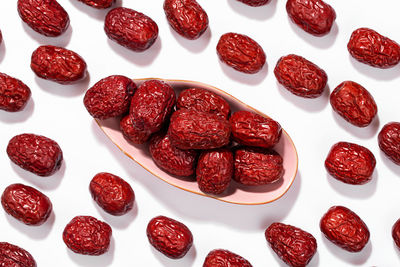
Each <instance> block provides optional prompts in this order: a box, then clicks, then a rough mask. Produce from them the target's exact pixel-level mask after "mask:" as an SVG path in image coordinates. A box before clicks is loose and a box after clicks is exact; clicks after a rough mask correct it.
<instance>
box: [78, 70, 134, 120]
mask: <svg viewBox="0 0 400 267" xmlns="http://www.w3.org/2000/svg"><path fill="white" fill-rule="evenodd" d="M135 90H136V84H135V83H134V82H133V81H132V80H131V79H129V78H128V77H125V76H121V75H113V76H108V77H106V78H104V79H101V80H100V81H98V82H97V83H95V85H93V86H92V87H91V88H89V90H87V91H86V94H85V97H84V98H83V104H84V105H85V107H86V109H87V111H88V112H89V114H90V115H91V116H92V117H93V118H96V119H101V120H105V119H108V118H113V117H117V116H121V115H123V114H125V113H127V112H128V110H129V105H130V103H131V99H132V95H133V93H134V92H135Z"/></svg>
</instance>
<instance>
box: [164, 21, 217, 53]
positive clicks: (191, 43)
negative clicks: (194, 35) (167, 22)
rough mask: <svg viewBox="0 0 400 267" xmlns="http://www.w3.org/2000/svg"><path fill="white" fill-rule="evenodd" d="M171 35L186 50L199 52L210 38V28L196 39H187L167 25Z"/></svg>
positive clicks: (204, 47)
mask: <svg viewBox="0 0 400 267" xmlns="http://www.w3.org/2000/svg"><path fill="white" fill-rule="evenodd" d="M169 30H170V32H171V35H172V36H174V38H175V40H176V41H177V42H178V43H179V44H180V45H181V46H182V47H184V48H185V49H186V50H188V51H190V52H192V53H200V52H202V51H203V50H204V49H206V48H207V46H208V44H209V43H210V40H211V28H210V27H208V28H207V30H206V31H205V32H204V33H203V34H202V35H201V36H200V37H199V38H198V39H196V40H189V39H186V38H185V37H183V36H181V35H179V34H178V33H177V32H176V31H175V30H174V29H172V27H171V26H170V27H169Z"/></svg>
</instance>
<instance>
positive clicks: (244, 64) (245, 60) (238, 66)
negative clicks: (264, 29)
mask: <svg viewBox="0 0 400 267" xmlns="http://www.w3.org/2000/svg"><path fill="white" fill-rule="evenodd" d="M217 54H218V57H219V59H220V60H221V61H222V62H224V63H225V64H227V65H228V66H229V67H232V68H234V69H235V70H237V71H240V72H244V73H250V74H253V73H257V72H259V71H260V70H261V69H262V67H263V66H264V64H265V62H266V56H265V53H264V50H263V49H262V47H261V46H260V45H259V44H258V43H257V42H256V41H254V40H253V39H251V38H250V37H248V36H247V35H243V34H238V33H232V32H229V33H225V34H223V35H222V36H221V37H220V39H219V41H218V44H217Z"/></svg>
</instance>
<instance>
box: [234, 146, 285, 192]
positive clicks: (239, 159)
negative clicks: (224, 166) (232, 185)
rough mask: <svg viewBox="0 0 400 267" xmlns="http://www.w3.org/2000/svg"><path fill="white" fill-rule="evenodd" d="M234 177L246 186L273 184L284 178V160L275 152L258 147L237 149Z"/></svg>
mask: <svg viewBox="0 0 400 267" xmlns="http://www.w3.org/2000/svg"><path fill="white" fill-rule="evenodd" d="M234 160H235V161H234V168H235V169H234V176H233V178H234V179H235V181H237V182H238V183H241V184H244V185H264V184H271V183H274V182H276V181H278V180H279V179H281V178H282V176H283V173H284V169H283V159H282V157H281V156H280V155H279V154H278V153H277V152H276V151H274V150H271V149H264V148H257V147H236V148H235V159H234Z"/></svg>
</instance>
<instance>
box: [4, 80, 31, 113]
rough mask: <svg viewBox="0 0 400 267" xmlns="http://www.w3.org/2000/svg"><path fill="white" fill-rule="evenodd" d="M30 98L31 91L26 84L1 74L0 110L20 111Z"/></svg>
mask: <svg viewBox="0 0 400 267" xmlns="http://www.w3.org/2000/svg"><path fill="white" fill-rule="evenodd" d="M30 97H31V90H30V89H29V87H28V86H26V84H24V83H23V82H22V81H20V80H18V79H16V78H13V77H11V76H8V75H7V74H5V73H1V72H0V109H2V110H5V111H9V112H16V111H20V110H22V109H23V108H24V107H25V106H26V103H27V102H28V100H29V98H30Z"/></svg>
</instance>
